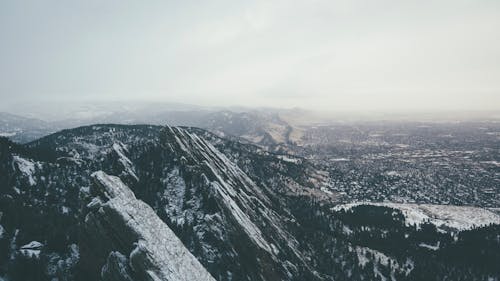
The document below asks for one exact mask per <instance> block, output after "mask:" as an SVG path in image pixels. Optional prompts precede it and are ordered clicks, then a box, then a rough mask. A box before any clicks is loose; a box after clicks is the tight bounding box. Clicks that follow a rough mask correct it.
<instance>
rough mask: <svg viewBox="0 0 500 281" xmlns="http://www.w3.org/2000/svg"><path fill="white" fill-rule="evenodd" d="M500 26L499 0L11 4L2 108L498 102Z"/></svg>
mask: <svg viewBox="0 0 500 281" xmlns="http://www.w3.org/2000/svg"><path fill="white" fill-rule="evenodd" d="M498 30H500V2H499V1H492V0H483V1H472V0H461V1H451V0H442V1H431V2H422V1H404V2H401V1H395V0H384V1H377V2H376V3H375V2H372V1H362V0H358V1H343V0H342V1H339V0H336V1H319V0H318V1H291V2H290V1H255V2H252V3H249V2H245V1H216V2H212V1H210V2H194V1H183V2H170V1H151V2H147V3H143V2H141V3H139V2H134V1H106V2H101V1H84V2H80V1H64V2H60V1H44V2H39V1H22V2H20V1H2V2H1V3H0V38H2V44H1V45H0V61H2V63H1V64H0V98H1V99H2V101H3V102H2V104H3V106H2V107H0V109H1V108H7V109H9V110H11V111H15V110H16V107H15V106H16V104H18V105H19V104H23V103H33V104H37V103H39V102H43V101H45V102H50V101H73V102H76V103H78V102H82V103H83V102H96V103H102V102H108V101H113V100H117V101H123V102H130V103H133V102H134V101H141V102H167V103H182V104H188V105H191V104H194V105H198V106H207V107H238V106H244V107H270V108H304V109H307V110H315V111H321V112H329V113H338V112H353V113H356V112H357V113H364V112H386V113H401V112H402V113H404V112H411V113H415V112H471V111H473V112H490V111H498V110H500V37H499V36H498ZM3 110H4V111H5V109H3Z"/></svg>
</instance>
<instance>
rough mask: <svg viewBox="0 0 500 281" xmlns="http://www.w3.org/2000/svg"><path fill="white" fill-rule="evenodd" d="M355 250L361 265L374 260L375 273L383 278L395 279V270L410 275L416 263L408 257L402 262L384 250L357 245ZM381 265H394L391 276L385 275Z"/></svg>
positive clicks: (363, 265)
mask: <svg viewBox="0 0 500 281" xmlns="http://www.w3.org/2000/svg"><path fill="white" fill-rule="evenodd" d="M351 249H352V248H351ZM355 251H356V254H357V257H358V264H359V265H360V266H361V267H365V266H366V265H367V264H368V262H370V261H373V271H374V274H375V275H376V276H379V277H380V278H381V279H382V280H388V279H390V280H394V281H395V280H396V278H395V275H394V273H395V272H399V273H404V274H405V275H406V276H408V275H409V274H410V273H411V271H412V270H413V269H414V264H413V261H412V260H411V259H407V260H406V262H405V263H403V264H400V263H398V261H397V260H395V259H394V258H392V257H389V256H387V255H385V254H384V253H382V252H379V251H377V250H373V249H370V248H367V247H359V246H356V248H355ZM380 265H381V266H384V267H388V266H391V267H392V271H391V273H390V275H389V276H384V275H383V274H382V273H381V272H380V270H379V266H380Z"/></svg>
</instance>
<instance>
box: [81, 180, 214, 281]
mask: <svg viewBox="0 0 500 281" xmlns="http://www.w3.org/2000/svg"><path fill="white" fill-rule="evenodd" d="M92 177H93V179H94V185H92V189H91V190H90V194H91V196H95V197H93V199H92V201H91V202H90V203H89V204H88V205H87V207H88V209H89V213H88V214H87V215H86V217H85V220H84V225H83V233H82V235H81V242H80V248H81V253H82V261H85V265H87V266H89V268H87V269H88V270H86V272H101V277H102V278H103V279H104V280H152V281H153V280H165V281H182V280H200V281H203V280H214V279H213V278H212V277H211V276H210V274H209V273H208V272H207V271H206V270H205V268H203V266H202V265H201V264H200V263H199V262H198V261H197V260H196V258H195V257H194V256H193V255H192V254H191V253H190V252H189V251H188V250H187V249H186V248H185V247H184V245H183V244H182V242H181V241H180V240H179V239H178V238H177V236H175V234H174V233H173V232H172V230H170V228H168V226H167V225H166V224H165V223H164V222H163V221H162V220H161V219H160V218H159V217H158V216H157V215H156V214H155V212H154V211H153V209H151V207H150V206H148V205H147V204H145V203H144V202H142V201H140V200H137V199H136V198H135V195H134V193H133V192H132V191H131V190H130V189H129V188H128V187H127V186H126V185H125V184H123V182H122V181H121V180H120V179H119V178H118V177H114V176H109V175H107V174H106V173H104V172H102V171H98V172H95V173H93V174H92ZM124 254H125V255H124ZM103 264H104V266H102V265H103ZM113 264H117V265H119V266H113ZM92 265H97V267H98V268H96V269H94V270H92V268H91V266H92ZM99 266H102V268H99ZM98 269H100V271H99V270H98ZM117 269H119V270H117Z"/></svg>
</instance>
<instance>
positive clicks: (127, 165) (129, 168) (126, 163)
mask: <svg viewBox="0 0 500 281" xmlns="http://www.w3.org/2000/svg"><path fill="white" fill-rule="evenodd" d="M113 150H114V151H115V152H116V154H118V161H120V163H121V164H122V165H123V167H124V169H125V172H126V173H127V174H129V175H130V176H132V177H133V178H134V179H135V180H137V181H139V178H138V177H137V175H136V174H135V170H134V166H133V164H132V161H130V159H129V158H128V157H127V156H125V152H127V147H126V146H125V145H124V144H123V143H121V142H115V143H113Z"/></svg>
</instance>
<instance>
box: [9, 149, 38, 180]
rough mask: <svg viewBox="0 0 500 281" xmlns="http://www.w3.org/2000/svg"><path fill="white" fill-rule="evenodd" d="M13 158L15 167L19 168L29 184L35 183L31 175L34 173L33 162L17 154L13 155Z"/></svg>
mask: <svg viewBox="0 0 500 281" xmlns="http://www.w3.org/2000/svg"><path fill="white" fill-rule="evenodd" d="M13 158H14V163H16V165H17V167H18V168H19V171H21V173H23V175H24V176H26V177H27V178H28V181H29V183H30V185H31V186H33V185H35V184H36V181H35V178H34V176H33V174H34V173H35V163H34V162H32V161H30V160H28V159H24V158H22V157H20V156H17V155H14V156H13Z"/></svg>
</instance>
